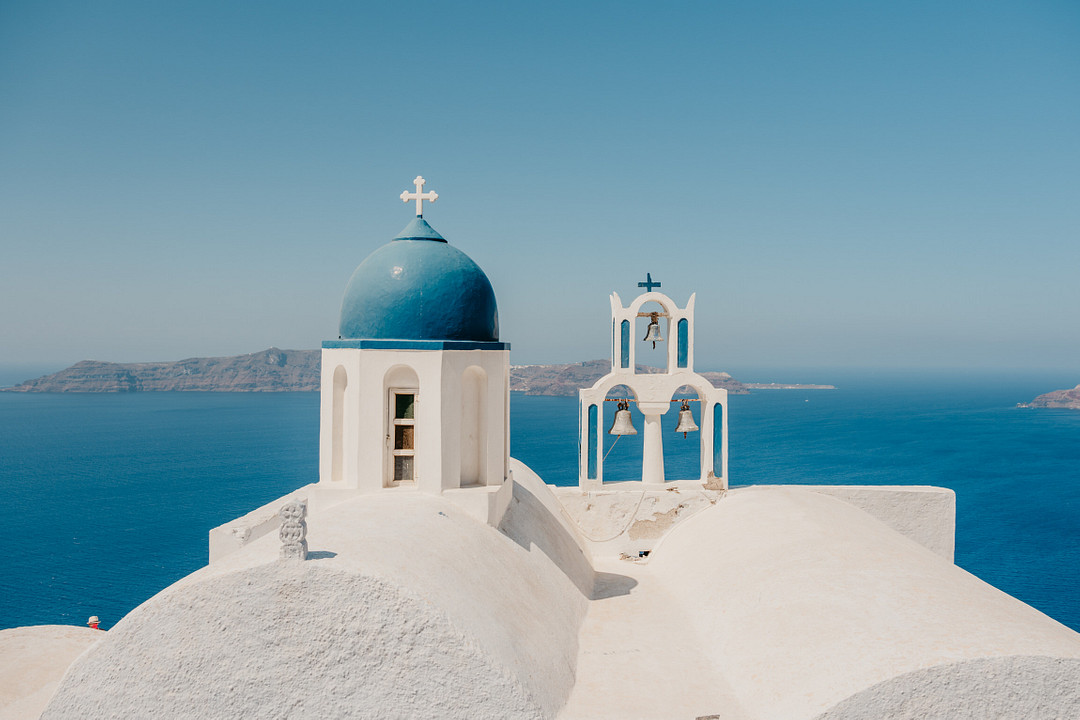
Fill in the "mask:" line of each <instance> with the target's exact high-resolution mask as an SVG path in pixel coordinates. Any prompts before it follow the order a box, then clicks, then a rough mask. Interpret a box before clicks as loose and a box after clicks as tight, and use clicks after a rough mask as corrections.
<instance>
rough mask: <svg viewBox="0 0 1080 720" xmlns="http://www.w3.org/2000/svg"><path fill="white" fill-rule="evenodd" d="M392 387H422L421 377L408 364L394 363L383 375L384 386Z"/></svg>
mask: <svg viewBox="0 0 1080 720" xmlns="http://www.w3.org/2000/svg"><path fill="white" fill-rule="evenodd" d="M392 387H400V388H413V389H416V390H419V389H420V378H419V377H418V376H417V374H416V371H415V370H413V369H412V367H410V366H408V365H394V366H393V367H391V368H389V369H388V370H387V371H386V374H385V375H383V388H384V389H388V388H392Z"/></svg>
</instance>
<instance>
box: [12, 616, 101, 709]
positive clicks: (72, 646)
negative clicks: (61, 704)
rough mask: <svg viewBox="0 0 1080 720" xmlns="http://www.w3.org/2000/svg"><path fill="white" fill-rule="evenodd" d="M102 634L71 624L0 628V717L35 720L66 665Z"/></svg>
mask: <svg viewBox="0 0 1080 720" xmlns="http://www.w3.org/2000/svg"><path fill="white" fill-rule="evenodd" d="M104 637H105V632H104V631H102V630H92V629H90V628H88V627H75V626H72V625H35V626H32V627H20V628H11V629H9V630H0V720H36V718H37V717H38V716H39V715H41V711H42V710H44V709H45V705H46V704H47V703H48V702H49V699H50V698H51V697H52V696H53V693H55V692H56V688H57V687H58V686H59V684H60V678H61V677H63V675H64V672H65V671H66V670H67V668H68V666H69V665H71V663H72V662H73V661H74V660H75V658H77V657H78V656H79V655H81V654H82V653H83V652H85V651H86V649H87V648H89V647H90V646H92V645H93V644H94V643H96V642H98V641H99V640H101V639H102V638H104Z"/></svg>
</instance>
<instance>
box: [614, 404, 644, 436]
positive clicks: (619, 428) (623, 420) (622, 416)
mask: <svg viewBox="0 0 1080 720" xmlns="http://www.w3.org/2000/svg"><path fill="white" fill-rule="evenodd" d="M608 435H637V429H636V428H635V427H634V423H633V422H632V421H631V420H630V403H627V402H620V403H619V409H618V410H617V411H615V420H613V421H612V423H611V429H610V430H608Z"/></svg>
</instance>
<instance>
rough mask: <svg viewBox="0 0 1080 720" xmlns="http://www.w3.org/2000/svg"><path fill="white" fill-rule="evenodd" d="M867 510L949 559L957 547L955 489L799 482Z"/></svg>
mask: <svg viewBox="0 0 1080 720" xmlns="http://www.w3.org/2000/svg"><path fill="white" fill-rule="evenodd" d="M799 487H801V488H803V489H805V490H812V491H813V492H817V493H821V494H823V495H831V496H832V497H834V498H838V499H840V500H843V501H844V502H846V503H849V504H851V505H854V506H855V507H857V508H859V509H860V510H864V511H866V512H868V513H870V514H871V515H873V516H874V517H876V518H877V519H878V520H880V521H881V522H883V523H885V524H886V525H888V526H889V527H891V528H892V529H893V530H895V531H896V532H898V533H900V534H901V535H903V536H905V537H908V538H911V539H912V540H914V541H915V542H917V543H919V544H920V545H922V546H923V547H925V548H927V549H929V550H931V551H933V552H934V553H937V554H938V555H940V556H941V557H943V558H945V559H946V560H948V561H949V562H952V561H953V556H954V553H955V550H956V493H954V492H953V491H952V490H949V489H948V488H942V487H931V486H928V485H800V486H799Z"/></svg>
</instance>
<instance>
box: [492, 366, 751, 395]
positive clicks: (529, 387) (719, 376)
mask: <svg viewBox="0 0 1080 720" xmlns="http://www.w3.org/2000/svg"><path fill="white" fill-rule="evenodd" d="M610 371H611V361H610V360H589V361H587V362H580V363H568V364H565V365H511V366H510V389H511V390H513V391H517V392H523V393H525V394H526V395H559V396H576V395H577V392H578V390H579V389H580V388H586V387H590V386H591V385H592V384H593V383H595V382H596V381H597V380H599V379H600V378H602V377H603V376H604V375H607V374H608V373H609V372H610ZM637 371H638V372H639V373H641V374H652V373H661V372H664V371H663V370H662V369H661V368H654V367H649V366H647V365H638V366H637ZM700 374H701V375H702V376H704V377H705V379H706V380H708V381H709V382H711V383H712V384H713V386H714V387H718V388H725V389H727V391H728V392H729V393H732V394H733V395H746V394H747V393H748V392H749V390H747V389H746V386H745V385H743V384H742V383H741V382H739V381H738V380H735V379H734V378H732V377H731V375H729V374H727V373H726V372H703V373H700Z"/></svg>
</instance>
